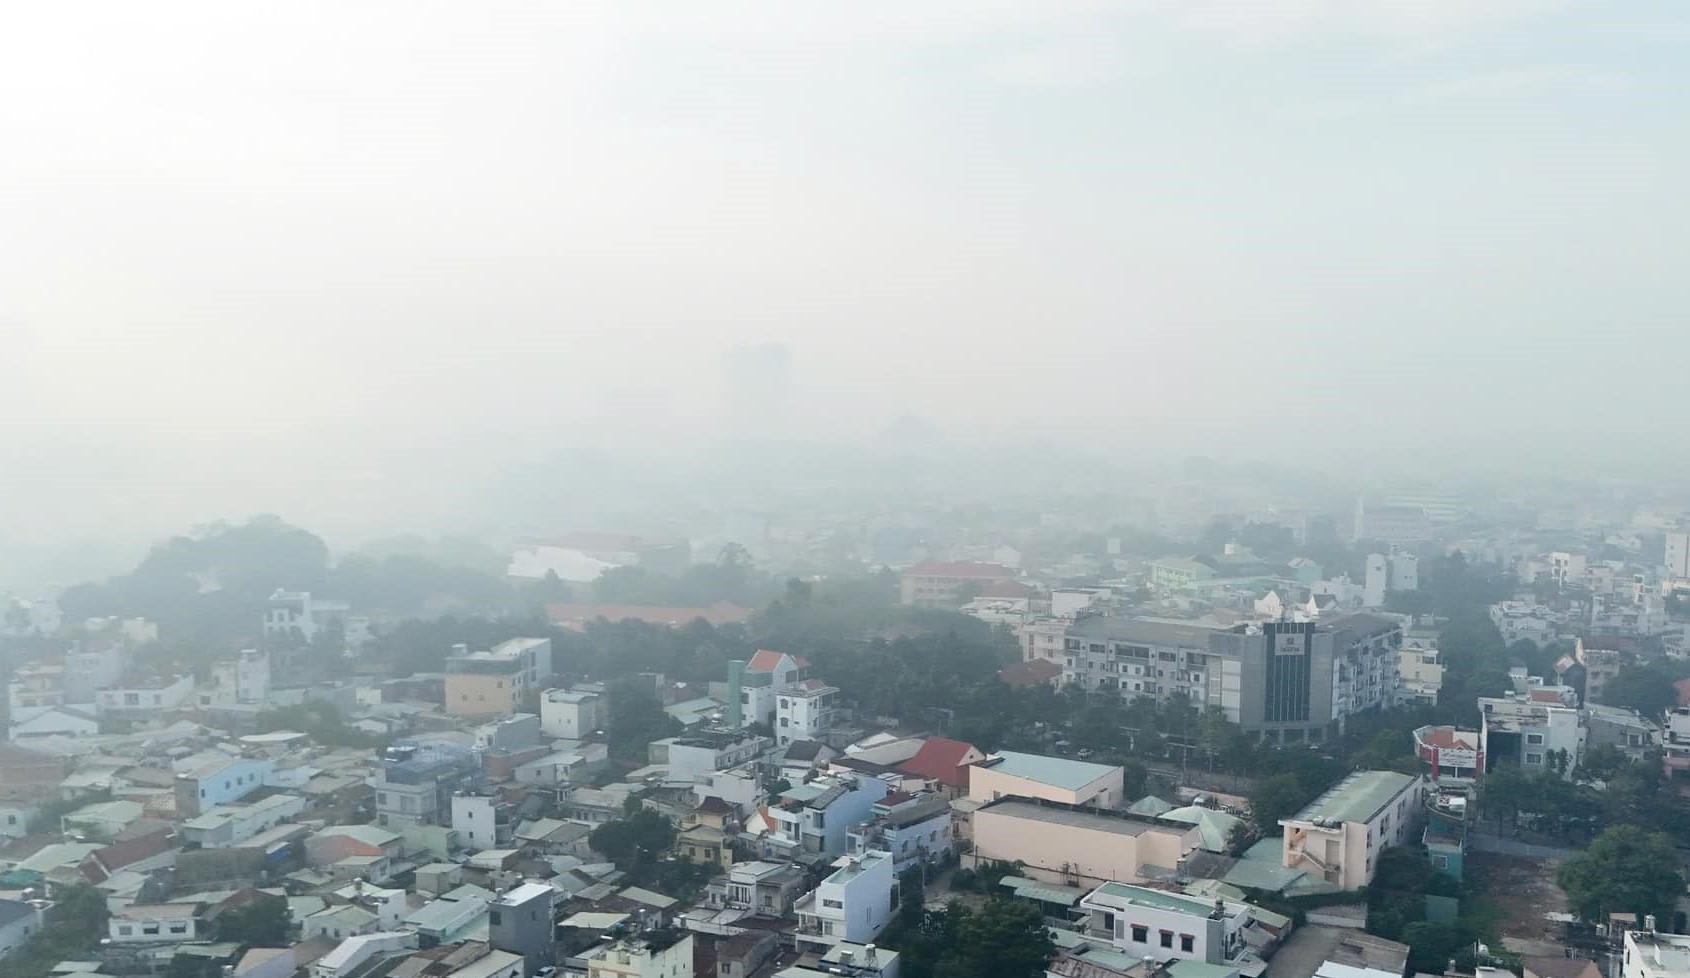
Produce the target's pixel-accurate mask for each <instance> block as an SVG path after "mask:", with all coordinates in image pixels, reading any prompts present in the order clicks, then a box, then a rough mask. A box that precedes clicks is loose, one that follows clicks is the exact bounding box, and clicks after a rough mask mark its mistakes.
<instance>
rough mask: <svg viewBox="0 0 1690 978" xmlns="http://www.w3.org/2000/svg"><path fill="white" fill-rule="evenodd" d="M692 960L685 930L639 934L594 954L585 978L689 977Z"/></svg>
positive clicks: (661, 930) (665, 930)
mask: <svg viewBox="0 0 1690 978" xmlns="http://www.w3.org/2000/svg"><path fill="white" fill-rule="evenodd" d="M692 958H693V939H692V935H691V934H689V933H687V932H686V931H683V930H677V929H672V928H663V929H659V930H647V931H640V932H638V933H636V934H632V935H629V936H627V937H622V938H618V939H617V940H616V941H615V942H614V943H611V944H608V945H605V946H604V947H603V948H601V949H600V950H598V951H596V952H594V953H593V954H592V957H591V959H590V960H588V962H587V978H676V976H679V978H690V976H691V975H692V973H693V969H692Z"/></svg>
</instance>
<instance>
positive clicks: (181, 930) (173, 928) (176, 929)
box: [170, 923, 188, 934]
mask: <svg viewBox="0 0 1690 978" xmlns="http://www.w3.org/2000/svg"><path fill="white" fill-rule="evenodd" d="M170 932H171V933H172V934H186V933H187V932H188V925H187V924H182V923H177V924H171V925H170Z"/></svg>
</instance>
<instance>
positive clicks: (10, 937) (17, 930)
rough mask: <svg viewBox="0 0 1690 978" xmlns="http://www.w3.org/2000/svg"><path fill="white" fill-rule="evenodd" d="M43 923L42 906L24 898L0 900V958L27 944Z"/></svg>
mask: <svg viewBox="0 0 1690 978" xmlns="http://www.w3.org/2000/svg"><path fill="white" fill-rule="evenodd" d="M45 923H46V921H45V918H44V914H43V907H40V906H34V905H31V904H30V903H29V902H28V901H26V900H0V958H4V957H6V955H8V954H11V953H12V952H13V951H16V950H18V949H19V948H21V947H23V946H24V945H25V944H27V943H28V942H29V939H30V937H31V936H32V935H34V934H35V933H36V932H37V931H39V930H40V929H41V928H42V927H43V926H44V925H45Z"/></svg>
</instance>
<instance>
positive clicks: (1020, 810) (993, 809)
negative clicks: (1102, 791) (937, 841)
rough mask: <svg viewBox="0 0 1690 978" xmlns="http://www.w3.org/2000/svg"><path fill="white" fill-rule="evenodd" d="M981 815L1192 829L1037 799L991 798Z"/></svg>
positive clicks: (1130, 830) (1138, 829) (1120, 827)
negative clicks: (998, 799)
mask: <svg viewBox="0 0 1690 978" xmlns="http://www.w3.org/2000/svg"><path fill="white" fill-rule="evenodd" d="M981 815H1002V816H1005V817H1008V818H1018V819H1024V820H1026V821H1029V822H1046V823H1049V824H1051V825H1067V826H1070V827H1072V828H1079V829H1090V830H1091V831H1093V832H1108V833H1110V834H1112V835H1134V836H1137V835H1143V834H1144V833H1146V832H1174V833H1179V834H1184V833H1186V832H1195V831H1196V829H1195V828H1193V827H1190V826H1184V825H1164V824H1162V823H1160V822H1157V821H1155V820H1154V819H1148V818H1143V817H1141V816H1138V815H1128V814H1126V813H1124V812H1099V811H1092V810H1088V809H1083V808H1075V807H1072V806H1069V805H1041V804H1039V803H1038V802H1034V801H1023V800H1021V799H1011V800H1006V801H997V802H993V803H992V804H990V805H987V806H985V807H984V808H981V809H979V810H978V811H976V812H975V813H974V817H975V818H979V817H980V816H981Z"/></svg>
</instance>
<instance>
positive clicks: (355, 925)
mask: <svg viewBox="0 0 1690 978" xmlns="http://www.w3.org/2000/svg"><path fill="white" fill-rule="evenodd" d="M379 930H381V918H380V917H379V916H378V915H377V914H374V913H371V912H370V911H368V910H365V909H364V908H363V907H359V906H354V905H353V904H350V903H338V904H335V905H334V906H332V907H327V908H325V909H323V910H319V911H318V912H316V913H314V914H312V915H311V916H309V917H306V918H305V919H304V920H303V921H301V922H300V933H301V934H302V935H303V936H304V938H305V940H308V941H309V940H313V939H316V938H328V939H330V940H333V941H336V942H339V941H343V940H345V939H346V938H348V937H357V936H358V935H360V934H374V933H376V932H377V931H379Z"/></svg>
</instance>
